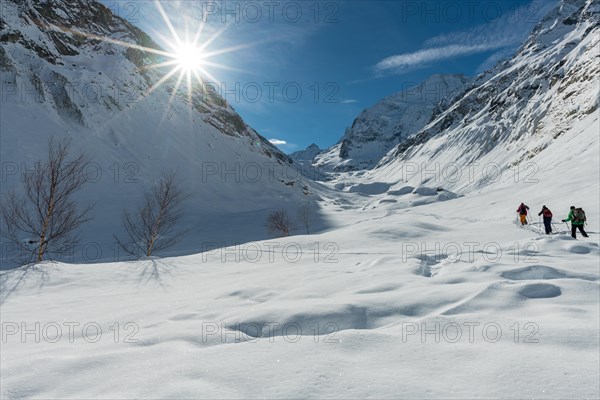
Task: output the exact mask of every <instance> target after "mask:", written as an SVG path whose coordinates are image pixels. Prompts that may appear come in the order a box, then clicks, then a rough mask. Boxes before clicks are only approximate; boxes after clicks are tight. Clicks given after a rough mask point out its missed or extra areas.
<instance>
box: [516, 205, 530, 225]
mask: <svg viewBox="0 0 600 400" xmlns="http://www.w3.org/2000/svg"><path fill="white" fill-rule="evenodd" d="M528 210H529V207H528V206H526V205H525V203H521V205H520V206H519V208H517V212H518V213H519V218H520V220H521V225H527V211H528Z"/></svg>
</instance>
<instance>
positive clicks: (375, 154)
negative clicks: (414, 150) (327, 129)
mask: <svg viewBox="0 0 600 400" xmlns="http://www.w3.org/2000/svg"><path fill="white" fill-rule="evenodd" d="M468 82H469V80H468V79H467V78H466V77H465V76H463V75H439V74H438V75H433V76H431V77H430V78H428V79H427V80H425V81H424V82H422V83H421V84H419V85H417V86H414V85H412V84H411V85H407V87H406V88H404V90H402V91H401V92H398V93H395V94H393V95H391V96H388V97H385V98H384V99H383V100H381V101H380V102H378V103H377V104H375V105H374V106H372V107H370V108H368V109H366V110H364V111H363V112H362V113H360V115H359V116H358V117H357V118H356V119H355V120H354V122H353V123H352V126H351V127H350V128H347V129H346V132H345V134H344V136H343V137H342V138H341V139H340V141H339V142H338V143H337V144H336V145H334V146H332V147H331V148H329V149H327V150H325V151H323V152H321V153H320V154H318V155H317V156H316V158H315V159H314V161H313V164H314V166H315V167H318V168H319V169H322V170H324V171H352V170H359V169H369V168H372V167H374V166H375V165H376V164H377V162H378V161H379V160H380V159H381V158H382V157H383V156H384V155H385V154H386V153H387V152H388V151H390V150H391V149H392V148H394V147H395V146H396V145H398V144H399V143H402V142H403V141H404V140H405V139H406V138H407V137H408V136H410V135H411V134H413V133H415V132H417V131H419V130H420V129H421V128H423V127H424V126H425V125H426V124H427V123H428V122H430V121H431V119H432V118H433V116H434V115H435V114H436V113H437V112H439V110H440V108H443V107H444V104H445V103H444V102H447V101H448V100H449V99H451V98H453V97H454V96H456V95H458V94H460V93H462V92H463V91H464V90H465V89H466V87H467V84H468ZM413 86H414V87H413Z"/></svg>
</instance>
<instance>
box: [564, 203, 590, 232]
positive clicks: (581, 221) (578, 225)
mask: <svg viewBox="0 0 600 400" xmlns="http://www.w3.org/2000/svg"><path fill="white" fill-rule="evenodd" d="M569 221H571V236H573V238H574V239H577V235H576V232H577V229H579V232H581V234H582V235H583V236H584V237H588V234H587V233H586V232H585V230H584V229H583V226H584V225H585V221H587V218H586V217H585V211H583V209H582V208H581V207H578V208H575V206H571V211H569V216H568V217H567V219H563V220H562V222H569Z"/></svg>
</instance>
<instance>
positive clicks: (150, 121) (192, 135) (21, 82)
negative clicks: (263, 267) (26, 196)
mask: <svg viewBox="0 0 600 400" xmlns="http://www.w3.org/2000/svg"><path fill="white" fill-rule="evenodd" d="M101 38H103V39H101ZM105 39H109V40H105ZM116 42H126V43H128V44H129V45H130V47H128V46H123V45H121V44H118V43H116ZM0 45H1V46H0V80H1V90H2V105H1V111H0V112H1V115H0V117H1V118H0V120H1V122H0V129H1V135H0V157H1V159H2V165H3V181H2V193H6V191H8V190H9V189H10V188H12V187H18V186H19V184H20V179H21V175H22V173H24V172H26V171H27V170H28V169H29V170H31V169H32V168H33V167H34V162H35V161H37V160H38V159H43V157H44V156H45V154H46V152H47V141H48V139H49V138H50V137H51V136H56V137H57V138H63V137H65V136H68V137H70V138H71V139H72V145H73V150H74V152H78V151H85V152H87V153H88V154H89V155H90V156H91V159H92V165H90V168H89V174H90V175H91V177H92V183H90V184H88V186H87V187H86V188H85V189H84V192H82V198H80V199H79V200H80V202H81V203H86V202H95V203H96V206H95V208H94V210H93V214H94V215H93V217H94V219H93V220H92V221H90V222H89V223H88V224H87V225H86V227H89V230H87V231H86V228H84V232H83V235H82V242H85V241H88V242H90V241H93V242H94V243H99V244H100V245H101V247H102V249H103V251H102V253H103V255H102V257H101V258H106V257H107V255H108V256H110V255H112V253H111V252H110V251H109V250H108V249H107V248H106V247H110V246H111V245H112V235H113V234H115V233H118V229H119V226H120V218H121V209H122V208H123V207H125V206H127V207H133V206H135V205H136V204H137V203H138V201H139V200H140V199H141V197H142V194H143V192H144V190H145V189H147V188H148V187H150V186H151V185H152V183H153V182H154V181H155V180H156V179H157V178H158V177H159V176H160V175H161V173H162V172H164V171H166V170H173V169H178V171H179V173H180V175H181V177H182V178H183V182H184V184H185V186H186V192H187V193H188V194H190V195H191V197H190V200H189V201H188V202H187V207H186V216H187V218H186V221H185V225H186V228H189V230H190V232H191V233H190V235H189V237H188V238H187V239H186V241H187V243H182V244H181V246H182V249H185V250H192V249H194V250H197V248H198V245H199V243H202V241H203V240H209V239H210V240H216V241H219V242H220V241H223V242H228V243H231V242H233V241H243V240H249V239H251V238H260V237H266V236H267V233H266V232H265V228H264V226H263V221H264V213H265V212H266V210H267V209H269V208H272V207H286V205H289V204H295V203H298V202H301V201H305V200H304V199H305V197H306V195H305V193H306V187H304V188H303V185H300V184H296V182H294V180H295V178H294V177H296V176H298V174H297V173H287V172H286V170H287V169H289V168H291V167H290V163H291V160H290V159H289V158H288V157H287V156H286V155H285V154H283V153H282V152H280V151H279V150H278V149H277V148H276V147H274V146H273V145H272V144H271V143H269V141H268V140H266V139H264V138H263V137H262V136H261V135H259V134H258V133H257V132H256V131H255V130H253V129H252V128H251V127H249V126H248V125H246V123H245V122H244V121H243V120H242V118H241V117H240V116H239V115H238V114H237V113H236V112H235V110H234V109H233V108H232V107H230V106H229V105H228V104H227V103H226V102H225V101H224V100H223V99H222V98H221V97H220V96H219V95H218V94H217V93H215V92H213V91H210V88H209V87H208V86H207V85H198V86H196V87H195V88H194V93H193V96H192V97H191V99H188V97H187V88H186V84H185V83H184V84H183V87H182V88H181V89H180V91H178V92H175V91H174V87H175V83H176V80H177V76H178V74H175V75H174V76H173V77H172V78H171V79H170V80H167V81H166V82H164V83H163V84H161V85H159V86H155V85H156V83H157V82H159V81H160V80H161V79H162V78H163V76H165V74H166V73H167V72H168V71H169V69H164V68H152V67H151V66H152V65H153V64H156V63H159V62H161V61H164V57H162V56H157V55H155V54H153V53H149V52H145V51H143V50H141V49H140V47H142V46H143V47H150V48H158V46H157V45H156V44H155V43H154V42H153V41H152V40H151V39H150V38H149V37H148V36H147V35H146V34H145V33H144V32H142V31H141V30H139V29H138V28H136V27H135V26H133V25H131V24H130V23H129V22H127V21H126V20H124V19H122V18H120V17H118V16H116V15H113V14H112V13H111V11H110V10H109V9H108V8H106V7H105V6H103V5H102V4H100V3H97V2H95V1H93V0H56V1H52V2H42V1H37V0H26V1H15V0H7V1H3V2H2V14H1V18H0ZM131 45H133V46H134V47H131ZM136 46H137V47H136ZM5 166H10V168H9V167H6V169H5V170H4V168H5ZM289 177H291V178H289ZM117 193H118V195H116V194H117ZM224 214H229V217H228V221H229V222H228V224H224V222H223V221H222V219H221V217H220V216H221V215H224ZM236 215H238V216H240V219H241V220H242V221H244V222H243V223H244V224H250V225H251V226H252V227H253V228H252V229H249V230H245V231H244V232H245V233H244V235H246V236H248V237H246V236H244V237H240V236H239V235H240V233H239V232H240V231H239V230H236V229H235V226H234V225H236V223H237V222H236V219H235V218H236V217H235V216H236ZM212 224H215V225H217V226H219V225H227V226H231V229H230V228H225V229H221V230H219V233H221V234H222V235H221V236H215V232H211V226H212ZM223 235H224V236H223ZM99 258H100V257H99Z"/></svg>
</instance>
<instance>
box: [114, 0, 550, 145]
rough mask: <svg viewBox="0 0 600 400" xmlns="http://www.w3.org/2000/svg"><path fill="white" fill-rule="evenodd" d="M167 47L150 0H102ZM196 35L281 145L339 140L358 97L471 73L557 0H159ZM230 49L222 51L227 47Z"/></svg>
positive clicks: (246, 113) (228, 88)
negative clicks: (434, 77) (433, 77)
mask: <svg viewBox="0 0 600 400" xmlns="http://www.w3.org/2000/svg"><path fill="white" fill-rule="evenodd" d="M103 2H104V4H106V5H107V6H109V7H110V8H111V9H112V10H113V12H115V13H117V14H119V15H120V16H122V17H124V18H126V19H128V20H130V22H132V23H134V24H136V25H138V26H140V27H141V28H142V29H144V30H145V31H146V32H148V33H149V34H150V36H152V37H153V38H154V39H155V40H156V41H157V42H158V43H159V44H160V45H161V46H163V47H165V48H168V47H169V45H171V44H172V43H173V42H174V40H173V34H172V33H171V31H170V29H169V27H168V24H167V23H166V22H165V19H164V17H163V16H161V13H160V11H159V9H158V7H157V6H156V4H155V2H153V1H142V2H131V1H120V2H115V1H111V0H103ZM160 4H161V7H162V8H163V9H164V12H165V14H166V15H167V16H168V17H169V19H170V20H171V23H172V25H173V29H174V31H175V32H177V33H178V35H179V36H180V37H181V38H185V33H184V32H186V31H187V32H192V34H191V35H190V39H192V37H193V36H194V35H193V33H195V32H196V30H197V29H198V27H199V26H201V25H202V24H203V25H204V29H203V32H202V35H201V36H200V40H199V43H202V42H204V41H206V40H208V39H209V38H211V37H213V36H214V35H215V34H217V33H219V34H218V36H216V37H215V38H214V39H213V40H212V41H211V42H210V43H209V45H208V46H207V47H206V50H205V51H207V52H216V53H218V54H215V55H213V56H211V57H210V58H208V59H207V60H208V61H209V62H211V63H212V64H219V65H223V66H225V67H226V68H220V67H217V66H214V65H206V66H205V68H206V70H207V71H208V72H209V73H210V74H211V77H212V78H211V79H209V80H210V81H211V82H213V85H216V86H217V87H219V91H220V92H221V95H222V96H224V97H225V98H226V99H227V100H228V102H229V103H230V104H231V105H232V106H233V107H234V108H235V109H236V110H237V111H238V112H239V113H240V114H241V116H242V117H243V118H244V120H245V121H246V122H247V123H248V124H249V125H251V126H252V127H253V128H255V129H256V130H257V131H258V132H259V133H261V134H262V135H263V136H265V137H266V138H268V139H273V141H274V142H275V143H277V145H278V146H279V147H280V148H281V149H282V150H284V151H286V152H292V151H296V150H301V149H303V148H305V147H307V146H308V145H310V144H311V143H316V144H318V145H319V146H320V147H321V148H324V147H327V146H330V145H332V144H334V143H336V142H337V141H338V140H339V139H340V137H341V136H342V135H343V133H344V130H345V128H346V127H348V126H350V125H351V124H352V121H353V119H354V118H355V117H356V116H357V115H358V114H359V113H360V112H361V111H362V110H363V109H365V108H367V107H369V106H371V105H373V104H375V103H376V102H377V101H379V100H380V99H381V98H383V97H385V96H387V95H390V94H392V93H395V92H398V91H400V90H402V89H403V88H407V87H410V86H413V85H416V84H418V83H420V82H422V81H423V80H424V79H426V78H427V77H428V76H430V75H432V74H435V73H463V74H465V75H467V76H474V75H476V74H478V73H480V72H482V71H483V70H485V69H486V68H489V67H491V66H493V65H494V64H495V62H496V61H498V60H499V59H501V58H503V57H507V56H510V55H511V54H512V53H514V51H515V50H516V49H517V48H518V46H519V45H520V44H521V43H522V42H523V41H524V40H525V39H526V38H527V35H528V34H529V33H530V32H531V30H532V29H533V27H534V26H535V24H536V23H537V22H538V21H539V19H540V18H541V17H542V16H543V15H544V14H545V13H546V12H547V11H549V10H550V9H551V8H552V7H553V6H554V5H556V4H557V1H555V0H502V1H488V0H467V1H452V0H447V1H446V0H444V1H420V0H419V1H410V0H405V1H378V0H375V1H373V0H371V1H356V0H351V1H311V0H304V1H285V2H284V1H251V0H249V1H227V2H223V1H195V0H186V1H177V0H168V1H162V2H161V3H160ZM230 48H233V49H234V50H232V51H228V52H222V53H221V51H223V50H225V49H230Z"/></svg>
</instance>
